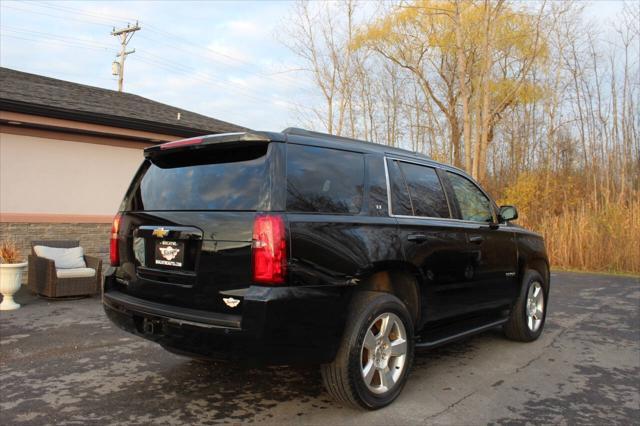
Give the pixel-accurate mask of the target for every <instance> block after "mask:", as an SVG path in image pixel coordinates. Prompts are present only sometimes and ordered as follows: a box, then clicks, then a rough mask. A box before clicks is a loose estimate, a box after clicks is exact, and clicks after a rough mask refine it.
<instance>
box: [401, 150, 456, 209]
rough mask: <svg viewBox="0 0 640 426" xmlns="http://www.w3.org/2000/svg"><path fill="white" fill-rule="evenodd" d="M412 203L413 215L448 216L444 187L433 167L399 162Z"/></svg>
mask: <svg viewBox="0 0 640 426" xmlns="http://www.w3.org/2000/svg"><path fill="white" fill-rule="evenodd" d="M399 164H400V168H401V169H402V172H403V174H404V177H405V180H406V182H407V186H408V187H409V195H410V196H411V203H412V204H413V215H414V216H424V217H450V214H449V205H448V204H447V198H446V197H445V195H444V189H443V188H442V185H441V184H440V179H439V178H438V175H437V173H436V170H435V169H434V168H433V167H427V166H421V165H419V164H413V163H405V162H402V161H401V162H399Z"/></svg>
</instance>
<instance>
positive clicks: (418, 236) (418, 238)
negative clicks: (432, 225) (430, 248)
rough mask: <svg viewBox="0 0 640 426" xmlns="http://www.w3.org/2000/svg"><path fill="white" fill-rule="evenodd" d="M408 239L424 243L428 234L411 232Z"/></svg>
mask: <svg viewBox="0 0 640 426" xmlns="http://www.w3.org/2000/svg"><path fill="white" fill-rule="evenodd" d="M407 240H409V241H411V242H412V243H422V242H424V241H427V236H426V235H424V234H409V235H408V236H407Z"/></svg>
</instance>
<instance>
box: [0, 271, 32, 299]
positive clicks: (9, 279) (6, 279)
mask: <svg viewBox="0 0 640 426" xmlns="http://www.w3.org/2000/svg"><path fill="white" fill-rule="evenodd" d="M26 267H27V262H22V263H0V293H2V303H0V311H11V310H13V309H18V308H19V307H20V305H19V304H18V303H16V302H15V300H13V295H14V294H16V292H17V291H18V290H20V286H21V285H22V272H23V271H24V270H25V268H26Z"/></svg>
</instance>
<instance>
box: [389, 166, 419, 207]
mask: <svg viewBox="0 0 640 426" xmlns="http://www.w3.org/2000/svg"><path fill="white" fill-rule="evenodd" d="M387 166H388V168H389V184H390V186H391V212H392V213H393V214H396V215H400V216H413V207H412V206H411V199H410V198H409V191H408V190H407V183H406V181H405V179H404V175H403V174H402V172H401V171H400V166H398V162H397V161H394V160H387Z"/></svg>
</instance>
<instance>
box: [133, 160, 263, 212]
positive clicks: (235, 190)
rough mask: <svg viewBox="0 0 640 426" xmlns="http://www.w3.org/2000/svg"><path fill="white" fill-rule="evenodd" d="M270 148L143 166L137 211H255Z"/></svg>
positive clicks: (136, 195)
mask: <svg viewBox="0 0 640 426" xmlns="http://www.w3.org/2000/svg"><path fill="white" fill-rule="evenodd" d="M266 152H267V150H266V148H264V147H261V148H258V149H256V148H252V149H248V150H247V149H243V150H238V149H235V150H233V151H228V152H220V151H216V152H197V151H194V152H187V153H179V154H177V155H173V154H170V155H166V156H164V158H158V159H157V160H154V161H155V163H154V164H151V163H146V167H147V168H146V171H145V170H144V166H143V173H142V177H141V180H140V181H139V184H138V185H137V187H135V188H134V193H133V194H131V200H130V201H131V209H132V210H256V209H257V207H258V202H259V199H260V194H261V192H262V191H263V190H262V186H263V183H264V182H265V175H266V172H267V167H266V158H267V157H266Z"/></svg>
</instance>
